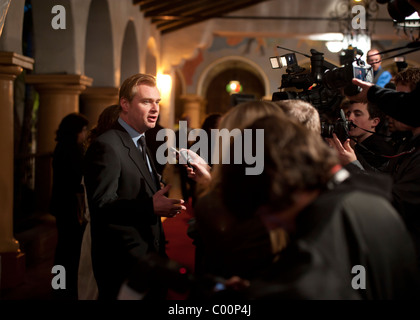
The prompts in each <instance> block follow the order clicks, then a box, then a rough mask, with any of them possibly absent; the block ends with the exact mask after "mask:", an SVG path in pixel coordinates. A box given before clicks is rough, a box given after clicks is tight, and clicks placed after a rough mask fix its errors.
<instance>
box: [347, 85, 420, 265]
mask: <svg viewBox="0 0 420 320" xmlns="http://www.w3.org/2000/svg"><path fill="white" fill-rule="evenodd" d="M353 83H355V84H357V85H359V86H360V87H361V88H362V91H361V93H359V94H358V95H357V96H355V97H351V98H352V99H358V100H359V99H360V100H363V99H368V100H369V101H376V102H377V105H378V107H380V108H381V109H382V110H383V111H384V112H385V113H386V114H388V115H389V116H391V117H392V118H394V119H396V120H398V121H400V122H402V123H404V124H405V125H407V126H411V127H412V129H411V132H412V134H413V136H412V138H411V139H407V140H406V141H405V142H404V143H403V144H402V146H401V147H400V149H399V152H398V154H397V155H395V156H394V158H393V159H392V160H391V161H390V163H389V165H388V168H387V172H389V173H390V174H391V175H392V179H393V187H392V198H393V200H392V203H393V205H394V207H395V208H396V209H397V211H398V212H399V213H400V215H401V216H402V218H403V219H404V221H405V223H406V225H407V228H408V230H409V231H410V232H411V234H412V236H413V238H414V241H415V243H416V246H417V251H418V256H419V260H420V215H419V212H420V169H419V168H420V112H419V110H420V109H419V108H418V101H419V98H420V83H417V85H416V87H415V89H414V90H413V91H411V92H398V91H394V90H390V89H382V88H378V87H377V86H376V85H373V84H371V83H366V82H362V81H360V80H357V79H353Z"/></svg>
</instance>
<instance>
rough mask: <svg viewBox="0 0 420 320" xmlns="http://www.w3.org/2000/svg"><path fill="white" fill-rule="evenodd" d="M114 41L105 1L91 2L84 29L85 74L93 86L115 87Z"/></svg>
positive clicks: (95, 0)
mask: <svg viewBox="0 0 420 320" xmlns="http://www.w3.org/2000/svg"><path fill="white" fill-rule="evenodd" d="M113 47H114V41H113V37H112V27H111V17H110V11H109V6H108V1H106V0H92V2H91V4H90V8H89V16H88V23H87V29H86V46H85V74H86V75H87V76H88V77H91V78H93V79H94V80H93V86H95V87H106V86H111V87H112V86H114V85H115V82H116V81H115V67H114V55H113V53H114V48H113Z"/></svg>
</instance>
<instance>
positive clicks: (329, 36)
mask: <svg viewBox="0 0 420 320" xmlns="http://www.w3.org/2000/svg"><path fill="white" fill-rule="evenodd" d="M308 39H309V40H314V41H343V39H344V35H343V34H342V33H339V32H327V33H313V34H310V35H309V36H308Z"/></svg>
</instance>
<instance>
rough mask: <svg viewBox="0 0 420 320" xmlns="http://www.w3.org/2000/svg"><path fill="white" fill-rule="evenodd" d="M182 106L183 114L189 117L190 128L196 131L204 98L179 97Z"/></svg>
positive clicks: (192, 96)
mask: <svg viewBox="0 0 420 320" xmlns="http://www.w3.org/2000/svg"><path fill="white" fill-rule="evenodd" d="M181 99H182V102H183V104H184V113H186V114H187V115H189V116H190V119H191V124H190V126H191V128H193V129H197V128H200V126H201V110H202V105H203V104H204V98H203V97H201V96H198V95H195V94H188V95H184V96H181Z"/></svg>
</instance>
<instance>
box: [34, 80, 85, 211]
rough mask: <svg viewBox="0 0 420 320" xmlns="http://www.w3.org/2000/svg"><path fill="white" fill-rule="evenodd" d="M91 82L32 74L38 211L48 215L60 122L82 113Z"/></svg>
mask: <svg viewBox="0 0 420 320" xmlns="http://www.w3.org/2000/svg"><path fill="white" fill-rule="evenodd" d="M92 81H93V80H92V79H91V78H88V77H86V76H84V75H75V74H31V75H27V76H26V83H28V84H33V85H34V88H35V90H36V91H37V92H38V93H39V110H38V125H37V139H36V150H37V151H36V160H35V196H36V206H37V209H38V210H41V211H48V206H49V203H50V197H51V187H52V153H53V151H54V148H55V145H56V142H55V133H56V131H57V129H58V126H59V124H60V122H61V120H62V119H63V118H64V117H65V116H66V115H68V114H69V113H72V112H79V97H80V94H81V92H82V91H84V90H85V89H86V87H87V86H90V85H92Z"/></svg>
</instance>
